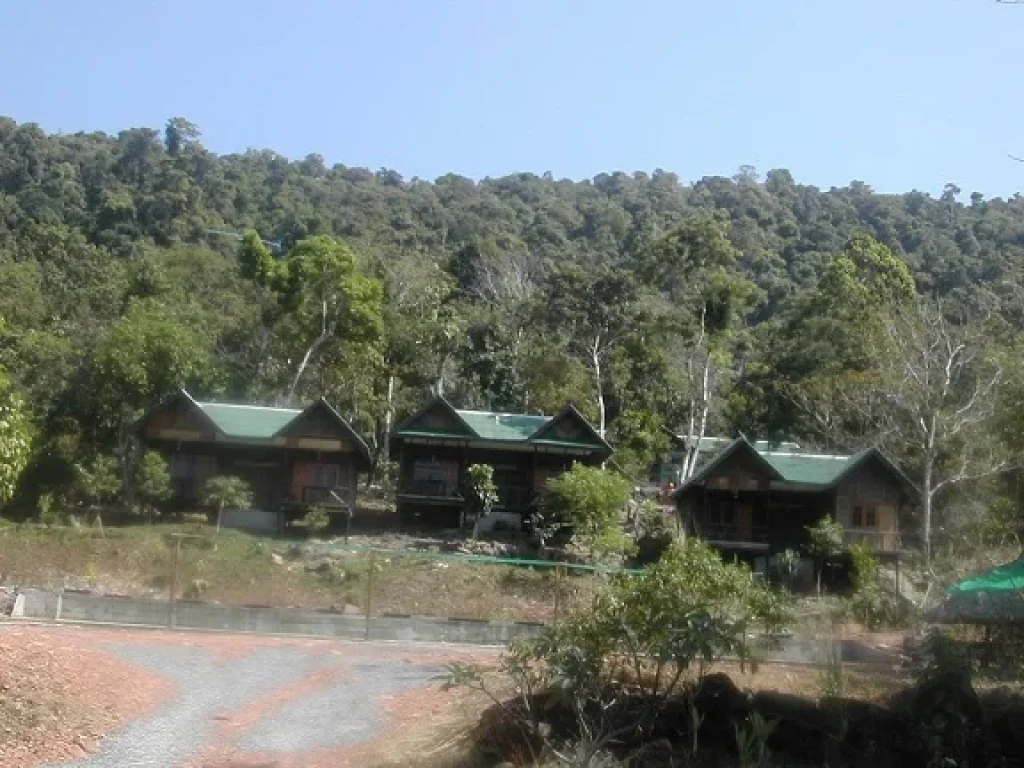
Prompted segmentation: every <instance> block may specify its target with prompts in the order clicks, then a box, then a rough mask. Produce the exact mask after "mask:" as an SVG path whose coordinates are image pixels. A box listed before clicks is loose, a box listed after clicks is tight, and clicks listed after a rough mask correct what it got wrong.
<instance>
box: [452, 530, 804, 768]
mask: <svg viewBox="0 0 1024 768" xmlns="http://www.w3.org/2000/svg"><path fill="white" fill-rule="evenodd" d="M787 620H788V613H787V612H786V610H785V601H784V600H783V599H781V598H779V597H778V596H777V595H776V594H774V590H772V589H771V588H770V587H768V586H767V585H765V584H764V583H763V582H762V581H761V580H760V579H758V578H756V577H755V576H754V574H752V573H751V572H750V570H749V569H747V568H745V567H743V566H739V565H733V564H729V563H725V562H723V561H722V559H721V558H720V557H719V555H718V554H717V553H716V552H715V551H714V550H712V549H711V548H710V547H709V546H708V545H707V544H705V543H704V542H701V541H698V540H695V539H690V540H687V541H684V542H676V543H674V544H672V546H670V547H669V548H668V550H667V551H666V552H665V554H664V556H663V557H662V559H661V560H660V561H659V562H657V563H656V564H654V565H652V566H651V567H649V568H648V569H647V570H646V571H644V572H643V573H642V574H639V575H626V574H623V575H620V576H617V577H616V578H615V579H614V580H613V582H612V583H611V585H610V586H609V587H608V588H607V589H606V590H604V591H603V592H601V593H599V595H598V596H597V597H596V598H595V599H594V602H593V603H592V605H591V606H590V607H589V608H587V609H585V610H582V611H578V612H576V613H574V614H571V615H570V616H568V617H567V618H566V619H564V620H563V621H560V622H557V623H556V624H554V625H552V626H550V627H548V628H546V629H545V630H544V632H543V633H542V634H541V636H540V637H538V638H534V639H530V640H521V641H518V642H516V643H513V645H512V646H511V647H510V649H509V650H508V651H507V652H506V654H505V655H504V656H503V658H502V663H501V671H502V673H503V674H504V675H505V676H507V677H508V678H510V680H511V682H512V684H513V686H514V688H515V690H516V691H517V692H518V694H517V700H516V703H515V706H513V707H509V706H507V705H505V704H504V703H503V702H501V701H500V700H499V699H498V698H497V696H496V695H495V694H494V693H493V692H491V690H490V689H489V687H488V685H487V682H486V680H485V677H484V672H483V670H482V668H479V667H475V666H472V665H466V664H455V665H452V666H451V667H449V669H448V676H447V680H448V683H449V684H450V685H464V686H469V687H473V688H476V689H478V690H481V691H483V692H485V693H487V694H488V695H489V696H491V698H492V699H493V700H494V701H495V702H496V703H497V704H498V705H499V706H500V707H501V708H502V709H503V711H505V712H507V713H509V714H511V715H512V716H513V717H514V718H515V719H516V720H517V723H518V725H519V727H520V730H521V732H522V734H523V741H524V743H525V744H527V745H528V746H530V747H531V749H532V750H533V751H534V752H536V751H537V749H538V748H540V749H542V750H543V751H546V752H550V753H552V754H554V755H555V756H558V757H560V758H561V759H563V760H565V761H570V759H569V753H570V752H571V755H572V757H571V762H572V764H575V765H588V764H590V763H591V761H592V760H593V758H594V757H595V756H596V755H598V754H600V753H601V752H602V751H603V750H604V749H606V748H607V747H608V746H609V745H611V744H613V743H614V742H615V741H616V740H617V739H620V738H623V737H625V736H626V735H630V736H633V735H634V734H637V733H639V734H641V735H645V730H646V729H647V728H648V727H649V726H650V725H651V724H652V723H653V721H654V718H655V717H656V716H657V714H658V712H659V711H660V710H661V708H662V707H663V706H664V704H665V703H666V701H667V699H668V697H669V696H671V695H672V694H674V693H676V692H678V691H679V690H680V688H681V687H682V686H684V685H685V684H686V682H687V681H686V677H687V676H688V675H690V676H694V677H696V678H697V680H700V679H701V678H702V677H703V675H704V673H705V671H706V669H707V668H708V667H709V666H710V665H711V664H713V663H714V662H716V661H718V660H719V659H721V658H722V657H724V656H727V655H728V656H735V657H738V658H739V659H740V661H741V663H743V662H746V661H748V660H749V659H750V656H749V653H748V648H747V633H748V631H750V629H751V628H752V627H753V626H754V625H755V624H758V623H760V624H764V625H765V626H767V627H769V628H772V629H777V628H780V627H781V626H782V624H783V623H784V622H785V621H787ZM541 693H546V694H547V695H548V697H549V700H552V699H553V700H554V701H555V702H558V703H560V704H561V705H562V706H563V708H565V709H567V710H568V711H569V712H571V713H572V715H573V717H574V720H575V726H574V728H573V731H574V733H575V735H576V738H577V740H578V741H579V742H580V743H578V744H576V745H574V746H572V747H571V748H569V747H566V745H564V744H561V743H559V742H558V739H557V738H553V737H552V736H551V734H550V733H549V731H550V729H546V728H544V727H543V725H544V724H543V723H542V718H544V717H547V713H545V712H544V711H542V710H541V709H540V708H539V705H538V698H537V696H538V694H541ZM534 757H541V755H536V754H535V755H534Z"/></svg>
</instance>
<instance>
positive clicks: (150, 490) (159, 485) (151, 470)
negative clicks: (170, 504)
mask: <svg viewBox="0 0 1024 768" xmlns="http://www.w3.org/2000/svg"><path fill="white" fill-rule="evenodd" d="M135 490H136V492H137V493H138V494H139V496H140V497H141V498H142V500H143V501H144V502H145V505H146V509H147V511H148V513H149V517H150V520H151V521H152V517H153V509H154V507H155V506H156V504H157V503H158V502H160V501H163V500H165V499H169V498H170V497H171V473H170V471H169V470H168V467H167V462H166V461H165V460H164V458H163V456H161V455H160V454H159V453H157V452H156V451H146V452H145V453H143V454H142V457H141V459H140V460H139V463H138V466H137V467H136V468H135Z"/></svg>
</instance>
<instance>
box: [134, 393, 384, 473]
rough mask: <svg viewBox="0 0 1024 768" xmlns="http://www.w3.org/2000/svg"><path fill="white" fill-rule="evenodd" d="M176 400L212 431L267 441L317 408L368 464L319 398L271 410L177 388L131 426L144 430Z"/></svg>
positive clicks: (358, 442)
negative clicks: (215, 399)
mask: <svg viewBox="0 0 1024 768" xmlns="http://www.w3.org/2000/svg"><path fill="white" fill-rule="evenodd" d="M176 400H184V401H185V402H187V403H188V404H190V405H191V406H192V407H193V408H194V409H195V412H196V413H198V414H200V415H201V416H202V417H203V418H204V420H205V421H206V422H207V423H208V424H209V425H210V426H211V427H212V428H213V429H214V431H216V432H218V433H219V434H221V435H223V436H224V437H226V438H229V439H234V440H271V439H273V438H275V437H278V436H279V435H281V433H283V432H285V431H286V430H287V428H288V426H289V425H290V424H292V423H294V422H296V421H297V420H298V419H299V418H301V417H302V416H304V415H305V414H307V413H310V412H312V411H314V410H317V409H325V410H326V412H327V413H328V415H329V416H330V417H331V418H332V419H333V420H334V421H335V423H337V425H338V426H339V427H340V428H341V430H342V432H344V433H345V434H346V436H347V437H348V438H349V439H350V440H351V441H352V443H353V444H354V445H355V446H356V453H358V454H359V456H360V457H361V458H362V459H363V461H364V464H366V465H368V464H369V461H370V450H369V448H368V447H367V445H366V441H364V440H363V438H362V437H360V436H359V434H358V433H357V432H356V431H355V430H354V429H353V428H352V425H351V424H349V423H348V422H347V421H346V420H345V419H344V418H342V416H341V415H340V414H339V413H338V412H337V411H336V410H335V409H334V407H333V406H331V404H330V403H328V402H327V401H326V400H325V399H324V398H320V399H319V400H317V401H316V402H314V403H312V404H310V405H309V406H307V407H306V408H304V409H302V410H300V409H298V408H272V407H270V406H265V405H245V404H238V403H215V402H201V401H199V400H196V399H195V398H193V397H192V395H190V394H189V393H188V392H187V391H186V390H184V389H180V390H178V391H177V392H175V393H174V394H173V395H171V396H170V397H168V398H166V399H165V400H163V401H162V402H161V403H160V404H159V405H157V406H156V407H155V408H153V409H152V410H151V411H149V412H148V413H147V414H146V415H145V416H143V417H142V418H141V419H139V421H138V422H136V425H135V428H136V430H142V429H144V428H145V425H146V423H147V422H148V421H149V419H150V418H151V417H152V415H153V414H155V413H156V412H157V411H159V410H161V409H163V408H166V407H167V406H168V405H170V404H171V403H173V402H175V401H176Z"/></svg>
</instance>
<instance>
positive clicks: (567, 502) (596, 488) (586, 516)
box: [543, 464, 633, 558]
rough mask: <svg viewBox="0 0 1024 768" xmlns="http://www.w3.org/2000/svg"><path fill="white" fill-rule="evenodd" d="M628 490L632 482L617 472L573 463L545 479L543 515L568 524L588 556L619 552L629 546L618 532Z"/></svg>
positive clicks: (630, 492) (628, 498)
mask: <svg viewBox="0 0 1024 768" xmlns="http://www.w3.org/2000/svg"><path fill="white" fill-rule="evenodd" d="M632 494H633V488H632V486H631V485H630V484H629V482H628V481H627V480H626V479H625V478H623V477H622V476H621V475H618V474H616V473H614V472H609V471H607V470H604V469H601V468H599V467H587V466H584V465H583V464H574V465H573V467H572V469H570V470H569V471H568V472H565V473H564V474H562V475H561V476H560V477H557V478H555V479H554V480H552V481H551V482H549V483H548V495H547V497H546V498H545V500H544V507H545V510H544V514H543V517H544V518H545V519H546V520H548V521H551V520H560V521H562V522H565V523H568V524H569V525H571V526H572V528H573V531H574V534H575V537H576V539H577V540H578V541H579V543H580V544H581V545H582V546H583V548H584V549H587V550H588V551H589V552H590V555H591V558H594V557H596V556H598V555H607V554H615V553H618V554H622V553H623V552H625V551H628V550H629V549H630V548H631V542H630V541H629V539H628V537H626V536H624V535H621V534H622V528H621V523H622V513H623V511H624V510H625V509H626V505H627V504H628V503H629V500H630V497H631V496H632Z"/></svg>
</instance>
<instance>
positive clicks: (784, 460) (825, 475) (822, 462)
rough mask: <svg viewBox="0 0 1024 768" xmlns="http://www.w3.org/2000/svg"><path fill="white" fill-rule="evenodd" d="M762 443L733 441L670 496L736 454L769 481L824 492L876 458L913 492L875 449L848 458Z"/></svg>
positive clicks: (743, 440) (742, 439)
mask: <svg viewBox="0 0 1024 768" xmlns="http://www.w3.org/2000/svg"><path fill="white" fill-rule="evenodd" d="M762 446H764V443H763V442H762V441H758V442H757V443H751V442H750V441H749V440H747V439H746V438H744V437H740V438H737V439H736V440H734V441H733V442H732V443H731V444H730V445H729V447H728V448H726V449H725V450H724V451H722V452H721V453H720V454H718V456H716V457H715V458H714V459H712V460H711V461H710V462H709V463H708V464H706V465H705V466H704V467H703V468H702V469H701V470H700V471H699V472H697V473H696V474H695V475H693V476H692V477H691V478H690V479H689V480H687V481H686V482H685V483H683V484H682V485H681V486H679V488H678V489H677V490H676V491H675V493H674V494H673V495H674V496H677V495H678V494H679V493H680V492H682V491H683V490H684V489H686V488H688V487H690V486H692V485H696V484H698V483H701V482H703V481H704V480H705V479H706V478H707V477H708V475H710V474H712V473H713V472H714V471H715V469H717V468H718V467H719V466H721V465H722V464H723V463H725V462H726V461H728V460H729V458H731V457H732V456H734V455H735V454H736V453H737V452H739V451H746V452H748V453H750V454H751V455H753V456H755V457H756V458H757V459H758V461H759V462H760V463H761V464H762V466H763V467H764V468H765V469H766V471H767V472H768V474H769V476H770V477H771V479H773V480H776V481H778V482H782V483H787V484H789V485H796V486H801V485H802V486H806V487H807V488H808V490H811V489H815V490H827V489H830V488H834V487H835V486H837V485H838V484H839V483H840V482H842V480H843V479H844V478H845V477H847V476H848V475H849V474H850V473H851V472H853V471H854V470H855V469H857V468H858V467H860V466H863V465H864V464H865V463H866V462H867V461H869V460H871V459H875V460H877V461H879V462H881V464H882V465H883V466H884V467H885V468H886V470H888V471H889V472H890V473H892V474H893V475H894V476H895V477H896V479H897V480H898V481H899V482H900V484H901V485H903V486H904V488H907V489H911V490H914V491H916V488H915V486H914V484H913V483H911V482H910V480H909V479H908V478H907V476H906V475H905V474H903V472H902V471H901V470H900V468H899V467H897V466H896V465H895V464H894V463H893V462H892V461H891V460H890V459H889V458H888V457H887V456H886V455H885V454H884V453H882V452H881V451H880V450H878V449H877V448H868V449H866V450H863V451H860V452H858V453H854V454H851V455H840V454H829V453H809V452H807V453H801V452H798V451H788V450H787V451H777V450H772V449H771V447H762Z"/></svg>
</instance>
